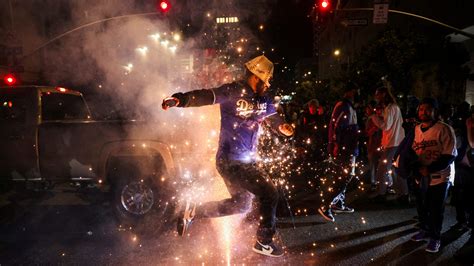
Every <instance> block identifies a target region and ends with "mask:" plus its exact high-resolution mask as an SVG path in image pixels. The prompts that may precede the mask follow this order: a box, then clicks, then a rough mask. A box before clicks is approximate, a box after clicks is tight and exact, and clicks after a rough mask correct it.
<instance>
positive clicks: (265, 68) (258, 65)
mask: <svg viewBox="0 0 474 266" xmlns="http://www.w3.org/2000/svg"><path fill="white" fill-rule="evenodd" d="M245 66H246V67H247V69H248V70H249V71H250V72H252V74H254V75H255V76H257V77H258V78H259V79H260V80H261V81H263V82H265V85H267V87H270V78H271V77H272V76H273V63H272V62H271V61H270V60H268V58H266V57H265V56H264V55H261V56H257V57H255V58H254V59H252V60H250V61H248V62H247V63H245Z"/></svg>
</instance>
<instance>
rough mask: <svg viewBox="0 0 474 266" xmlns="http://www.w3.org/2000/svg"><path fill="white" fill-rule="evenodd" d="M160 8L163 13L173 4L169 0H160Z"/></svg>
mask: <svg viewBox="0 0 474 266" xmlns="http://www.w3.org/2000/svg"><path fill="white" fill-rule="evenodd" d="M157 5H158V10H159V11H160V12H162V13H166V12H168V11H169V10H170V8H171V5H170V2H168V1H167V0H158V4H157Z"/></svg>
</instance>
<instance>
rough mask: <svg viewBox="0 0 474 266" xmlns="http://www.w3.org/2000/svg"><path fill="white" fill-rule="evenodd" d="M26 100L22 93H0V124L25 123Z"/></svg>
mask: <svg viewBox="0 0 474 266" xmlns="http://www.w3.org/2000/svg"><path fill="white" fill-rule="evenodd" d="M26 101H27V100H26V97H25V96H24V95H22V94H2V95H0V124H9V123H25V119H26V105H27V104H26Z"/></svg>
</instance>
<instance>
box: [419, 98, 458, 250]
mask: <svg viewBox="0 0 474 266" xmlns="http://www.w3.org/2000/svg"><path fill="white" fill-rule="evenodd" d="M437 111H438V103H437V101H436V100H435V99H434V98H425V99H423V100H422V101H421V102H420V105H419V107H418V119H419V120H420V122H421V123H420V124H419V125H417V126H416V127H415V137H414V140H413V143H412V145H411V147H412V149H413V150H414V151H415V153H416V155H417V156H418V159H417V163H418V165H417V166H416V168H417V171H415V173H416V174H415V180H416V188H415V194H416V203H417V211H418V217H419V221H420V230H419V232H418V233H417V234H415V235H414V236H413V237H412V238H411V239H412V240H413V241H416V242H418V241H425V240H428V241H429V242H428V245H427V246H426V249H425V250H426V251H427V252H431V253H436V252H438V251H439V248H440V246H441V241H440V236H441V228H442V225H443V218H444V207H445V200H446V196H447V192H448V188H449V186H450V185H451V184H452V182H453V180H454V159H455V158H456V155H457V150H456V137H455V135H454V130H453V128H452V127H451V126H449V125H448V124H445V123H443V122H440V121H438V119H437V117H438V115H437Z"/></svg>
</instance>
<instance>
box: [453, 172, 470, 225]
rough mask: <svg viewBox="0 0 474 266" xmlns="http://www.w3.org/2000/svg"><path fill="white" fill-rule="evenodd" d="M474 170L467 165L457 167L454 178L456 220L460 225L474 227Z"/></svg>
mask: <svg viewBox="0 0 474 266" xmlns="http://www.w3.org/2000/svg"><path fill="white" fill-rule="evenodd" d="M473 171H474V169H473V168H470V167H469V166H466V165H461V164H459V165H456V177H455V178H454V186H453V200H454V206H455V207H456V220H457V222H459V223H466V222H468V223H469V226H470V227H471V228H472V227H473V226H474V213H473V206H474V175H473V174H472V172H473Z"/></svg>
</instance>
